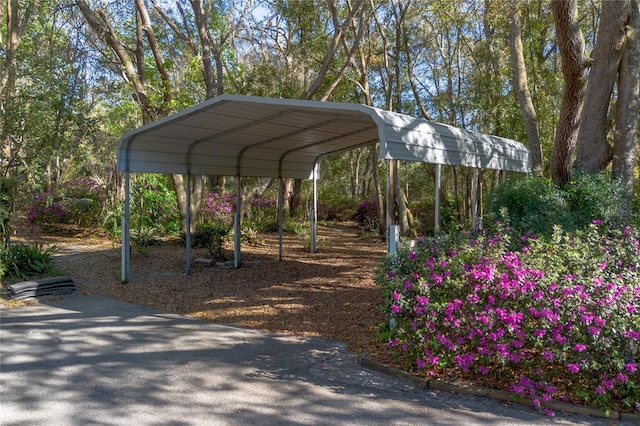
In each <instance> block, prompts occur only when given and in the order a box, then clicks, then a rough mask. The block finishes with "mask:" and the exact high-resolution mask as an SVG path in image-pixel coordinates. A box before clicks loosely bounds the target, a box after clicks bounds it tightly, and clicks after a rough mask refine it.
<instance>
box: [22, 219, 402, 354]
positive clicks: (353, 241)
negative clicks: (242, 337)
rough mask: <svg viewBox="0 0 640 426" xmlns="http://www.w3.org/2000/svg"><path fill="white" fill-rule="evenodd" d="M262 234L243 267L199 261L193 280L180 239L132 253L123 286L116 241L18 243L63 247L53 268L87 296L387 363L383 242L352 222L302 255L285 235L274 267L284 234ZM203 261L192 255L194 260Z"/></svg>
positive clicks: (30, 233)
mask: <svg viewBox="0 0 640 426" xmlns="http://www.w3.org/2000/svg"><path fill="white" fill-rule="evenodd" d="M260 238H261V240H262V244H259V245H246V244H245V245H243V246H242V261H243V264H242V267H240V268H238V269H234V268H220V267H217V266H215V265H213V266H211V265H205V264H201V263H196V262H193V263H192V273H191V274H190V275H185V270H186V257H185V249H184V247H182V246H180V245H179V244H177V243H176V242H165V243H163V244H161V245H157V246H151V247H145V248H140V249H137V248H134V249H133V250H132V259H131V273H132V276H131V280H130V282H129V283H122V282H121V280H120V262H121V260H120V244H119V243H117V242H114V241H112V240H110V239H108V238H106V237H104V236H100V235H99V234H98V233H95V232H87V231H78V230H73V229H71V230H69V229H67V230H66V232H61V230H59V229H58V230H57V231H56V232H42V231H36V230H29V229H20V230H19V233H18V235H16V236H15V238H14V239H13V241H23V242H29V243H31V242H39V243H43V244H56V245H58V247H59V250H58V254H57V255H56V263H57V265H58V266H59V267H60V269H61V271H62V272H63V273H64V274H65V275H68V276H69V277H71V278H72V279H73V280H74V282H75V283H76V284H77V286H78V290H79V292H81V293H83V294H101V295H105V296H108V297H112V298H114V299H118V300H122V301H125V302H130V303H136V304H141V305H145V306H150V307H154V308H157V309H161V310H164V311H168V312H173V313H177V314H181V315H187V316H191V317H195V318H199V319H203V320H207V321H214V322H218V323H225V324H236V325H240V326H243V327H250V328H255V329H258V330H262V331H268V332H279V333H290V334H295V335H300V336H324V337H326V338H328V339H332V340H336V341H340V342H344V343H346V344H347V346H348V348H349V349H350V350H351V351H353V352H355V353H358V354H362V353H365V354H366V355H367V356H368V357H370V358H373V359H376V360H378V361H381V362H387V363H389V362H390V356H389V353H388V351H387V348H386V344H385V343H384V342H382V341H381V340H380V338H379V335H378V328H379V326H380V324H382V323H383V322H384V321H385V317H384V315H383V314H382V313H381V311H380V304H381V303H382V297H381V293H380V291H379V289H378V287H377V285H376V284H375V283H374V281H373V276H374V272H375V268H376V266H377V265H378V264H379V262H380V261H381V260H382V258H383V257H384V255H385V243H384V242H383V241H381V240H380V239H379V238H378V237H377V236H376V235H374V234H364V233H362V232H361V231H360V230H359V228H358V227H357V226H356V224H354V223H339V224H332V225H330V226H319V228H318V252H317V253H309V252H308V251H307V250H305V249H304V242H303V240H302V239H301V238H300V237H298V236H296V235H291V234H285V235H284V244H283V260H282V261H278V253H279V248H278V235H277V234H268V235H261V236H260ZM226 248H227V250H232V246H231V245H229V246H227V247H226ZM206 255H207V252H206V251H204V250H202V249H199V250H198V249H196V250H194V251H193V253H192V260H194V259H196V258H199V257H206Z"/></svg>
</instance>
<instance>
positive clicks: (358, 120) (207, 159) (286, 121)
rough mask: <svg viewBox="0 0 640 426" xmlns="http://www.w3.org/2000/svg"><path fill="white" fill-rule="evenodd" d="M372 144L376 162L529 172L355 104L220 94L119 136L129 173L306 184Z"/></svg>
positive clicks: (482, 148)
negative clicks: (328, 161)
mask: <svg viewBox="0 0 640 426" xmlns="http://www.w3.org/2000/svg"><path fill="white" fill-rule="evenodd" d="M376 142H380V148H379V156H380V158H382V159H396V160H404V161H420V162H428V163H436V164H449V165H461V166H467V167H478V168H489V169H499V170H510V171H517V172H529V171H530V170H531V162H530V155H529V151H528V150H527V148H526V147H525V146H524V145H523V144H521V143H519V142H516V141H513V140H510V139H505V138H500V137H497V136H490V135H485V134H481V133H477V132H472V131H468V130H463V129H460V128H456V127H452V126H448V125H445V124H440V123H435V122H431V121H427V120H423V119H419V118H414V117H410V116H408V115H404V114H399V113H394V112H390V111H384V110H381V109H378V108H373V107H369V106H365V105H360V104H348V103H333V102H319V101H307V100H291V99H276V98H263V97H254V96H240V95H222V96H218V97H215V98H212V99H209V100H207V101H205V102H203V103H201V104H199V105H196V106H193V107H191V108H188V109H186V110H183V111H181V112H178V113H176V114H173V115H171V116H169V117H166V118H162V119H160V120H157V121H155V122H153V123H150V124H147V125H145V126H142V127H140V128H138V129H135V130H132V131H130V132H128V133H127V134H125V135H124V136H123V137H122V138H121V140H120V144H119V146H118V170H119V171H121V172H130V173H165V174H168V173H183V174H186V173H191V174H200V175H225V176H255V177H287V178H308V177H310V176H311V173H312V171H313V168H314V165H315V164H316V163H317V162H318V161H319V160H321V159H322V158H323V157H325V156H327V155H330V154H334V153H338V152H342V151H346V150H350V149H354V148H357V147H361V146H366V145H371V144H374V143H376Z"/></svg>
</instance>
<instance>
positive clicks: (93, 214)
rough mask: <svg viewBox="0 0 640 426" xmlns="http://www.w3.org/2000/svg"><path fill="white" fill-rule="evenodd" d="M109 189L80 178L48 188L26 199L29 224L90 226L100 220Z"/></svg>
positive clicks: (90, 180)
mask: <svg viewBox="0 0 640 426" xmlns="http://www.w3.org/2000/svg"><path fill="white" fill-rule="evenodd" d="M105 199H106V191H105V189H104V188H102V187H101V186H100V185H98V184H97V183H96V182H95V181H94V180H92V179H89V178H77V179H75V180H73V181H69V182H66V183H64V184H62V185H60V186H57V187H51V188H47V190H46V191H40V192H37V193H35V194H33V195H32V196H30V197H29V198H28V200H24V204H25V205H26V206H27V217H26V222H27V225H32V226H34V225H53V224H73V225H79V226H90V225H96V224H98V223H99V219H100V217H101V212H102V204H103V202H104V201H105Z"/></svg>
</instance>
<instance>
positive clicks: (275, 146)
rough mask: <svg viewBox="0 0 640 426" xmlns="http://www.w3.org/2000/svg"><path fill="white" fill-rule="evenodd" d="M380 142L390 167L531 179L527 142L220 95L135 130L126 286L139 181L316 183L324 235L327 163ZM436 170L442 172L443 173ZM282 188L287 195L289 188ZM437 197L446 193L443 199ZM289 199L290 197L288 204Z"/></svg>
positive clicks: (128, 148) (127, 146) (352, 109)
mask: <svg viewBox="0 0 640 426" xmlns="http://www.w3.org/2000/svg"><path fill="white" fill-rule="evenodd" d="M376 142H379V143H380V148H379V157H380V158H381V159H385V160H403V161H420V162H428V163H434V164H437V165H460V166H466V167H473V168H475V169H479V168H488V169H499V170H508V171H516V172H530V170H531V163H530V155H529V151H528V150H527V148H526V147H525V146H524V145H523V144H521V143H519V142H516V141H513V140H510V139H505V138H500V137H497V136H490V135H485V134H481V133H477V132H472V131H468V130H464V129H460V128H456V127H452V126H448V125H445V124H440V123H435V122H431V121H427V120H423V119H419V118H414V117H410V116H407V115H405V114H399V113H395V112H390V111H385V110H381V109H378V108H373V107H369V106H366V105H360V104H348V103H334V102H319V101H308V100H292V99H276V98H263V97H254V96H240V95H222V96H218V97H215V98H212V99H209V100H207V101H205V102H203V103H201V104H198V105H196V106H193V107H191V108H188V109H185V110H183V111H180V112H178V113H176V114H173V115H171V116H169V117H165V118H162V119H160V120H157V121H155V122H153V123H150V124H147V125H144V126H142V127H140V128H138V129H135V130H132V131H130V132H128V133H126V134H125V135H124V136H123V137H122V138H121V139H120V143H119V146H118V171H120V172H124V173H125V197H126V198H125V218H124V220H123V227H122V279H123V280H124V281H129V279H130V258H131V252H130V232H129V220H130V210H129V198H130V194H129V176H130V173H163V174H173V173H179V174H185V175H187V178H190V176H192V175H224V176H236V177H237V178H238V179H237V182H238V188H239V187H240V179H239V178H240V177H244V176H251V177H272V178H279V179H280V180H282V179H283V178H312V179H313V180H314V214H313V218H312V227H313V229H314V230H315V219H316V218H315V203H316V184H315V181H316V178H317V173H316V171H317V165H318V163H319V161H320V160H321V159H322V158H323V157H326V156H328V155H331V154H335V153H339V152H342V151H346V150H350V149H354V148H356V147H361V146H366V145H370V144H374V143H376ZM437 170H438V173H439V171H440V167H438V168H437ZM280 183H281V184H280V188H282V181H281V182H280ZM438 188H439V185H437V189H436V192H438ZM239 192H240V191H239V189H238V203H240V202H241V198H240V194H239ZM280 192H282V191H280ZM438 199H439V194H438V193H436V200H438ZM281 200H282V194H280V204H281ZM236 210H239V209H236ZM437 213H438V208H436V214H437ZM236 214H238V213H236ZM280 216H281V215H280ZM280 219H281V218H280ZM389 219H390V218H389ZM389 222H390V220H388V223H389ZM234 226H235V231H234V234H235V247H236V250H235V262H234V264H235V266H239V265H240V229H239V227H240V224H239V220H238V219H237V217H236V220H235V225H234ZM187 228H188V227H187ZM281 228H282V224H281ZM314 236H315V233H314ZM189 239H190V234H189V232H187V273H189V272H190V243H189ZM313 240H315V238H313ZM313 242H314V241H312V243H313Z"/></svg>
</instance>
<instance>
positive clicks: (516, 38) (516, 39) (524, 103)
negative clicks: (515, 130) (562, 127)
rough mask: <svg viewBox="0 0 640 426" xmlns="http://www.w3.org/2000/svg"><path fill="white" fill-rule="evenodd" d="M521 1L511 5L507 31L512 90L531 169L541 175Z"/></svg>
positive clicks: (538, 133) (514, 0) (538, 132)
mask: <svg viewBox="0 0 640 426" xmlns="http://www.w3.org/2000/svg"><path fill="white" fill-rule="evenodd" d="M521 6H522V0H513V1H512V4H511V12H510V15H511V25H510V31H509V46H510V47H511V60H512V63H513V88H514V91H515V93H516V97H517V99H518V103H519V104H520V111H521V112H522V117H523V118H524V126H525V130H526V132H527V145H528V147H529V151H530V152H531V169H532V170H533V172H534V173H535V174H537V175H542V149H541V146H540V131H539V128H538V115H537V113H536V110H535V107H534V106H533V99H532V97H531V91H530V90H529V83H528V77H527V67H526V65H525V60H524V47H523V43H522V21H521V16H520V9H521Z"/></svg>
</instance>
